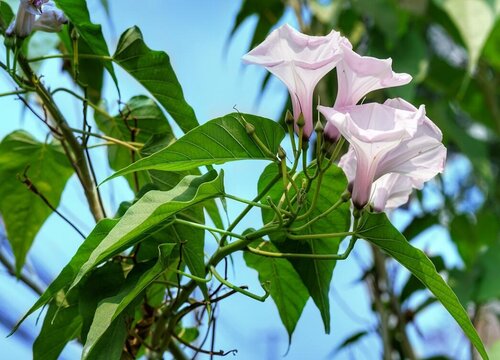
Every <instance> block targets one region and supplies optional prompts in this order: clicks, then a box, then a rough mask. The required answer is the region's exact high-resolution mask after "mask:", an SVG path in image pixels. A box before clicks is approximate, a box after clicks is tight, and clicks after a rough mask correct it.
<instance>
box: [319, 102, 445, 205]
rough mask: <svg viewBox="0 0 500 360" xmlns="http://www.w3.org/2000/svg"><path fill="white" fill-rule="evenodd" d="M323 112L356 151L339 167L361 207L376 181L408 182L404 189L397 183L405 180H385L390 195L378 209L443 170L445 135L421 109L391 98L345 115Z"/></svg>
mask: <svg viewBox="0 0 500 360" xmlns="http://www.w3.org/2000/svg"><path fill="white" fill-rule="evenodd" d="M319 110H320V112H321V113H323V115H325V117H326V118H327V119H328V121H331V122H332V123H333V125H334V126H335V127H336V128H337V129H338V130H339V131H340V133H341V134H342V135H343V136H344V137H345V138H346V140H347V141H348V142H349V143H350V147H351V148H352V149H351V151H350V152H348V154H346V155H344V157H343V158H342V159H341V162H340V166H341V167H342V168H343V169H344V171H345V172H346V174H347V176H348V178H349V181H350V188H351V191H352V200H353V203H354V205H355V206H356V207H357V208H363V207H364V206H365V205H366V204H367V203H368V202H369V201H370V197H371V195H372V188H373V184H374V182H375V181H377V180H378V179H381V178H382V177H383V176H384V175H386V174H391V173H396V174H400V175H404V176H405V177H407V178H408V179H409V182H406V184H407V185H406V186H404V184H396V182H398V181H401V179H402V178H391V179H387V178H386V179H385V180H384V179H381V180H384V181H381V185H382V187H381V188H380V189H379V193H380V194H382V193H381V191H382V192H384V191H385V192H386V194H385V195H384V196H385V200H384V201H377V202H378V203H379V204H380V203H383V202H387V201H388V200H389V199H391V195H392V199H395V196H396V195H395V194H396V193H399V194H401V193H404V192H405V191H404V189H405V188H407V187H408V184H411V186H410V190H407V194H409V192H410V191H411V187H421V186H422V184H423V183H424V182H425V181H428V180H430V179H431V178H433V177H434V176H435V175H436V174H437V173H439V172H442V171H443V167H444V162H445V158H446V148H445V147H444V146H443V144H442V143H441V140H442V134H441V131H440V130H439V129H438V128H437V127H436V126H435V125H434V124H433V123H432V121H431V120H430V119H429V118H427V117H426V116H425V108H424V107H423V106H421V107H420V108H418V109H417V108H415V107H414V106H413V105H411V104H409V103H407V102H405V101H404V100H401V99H392V100H387V101H386V102H385V103H384V104H383V105H382V104H376V103H371V104H364V105H356V106H350V107H345V108H343V109H342V111H338V110H336V109H335V108H327V107H323V106H320V107H319ZM398 179H399V180H398ZM388 180H391V181H388ZM392 181H394V183H393V184H392V185H391V183H392ZM405 181H406V180H405ZM396 185H397V186H396ZM397 202H400V200H398V201H397ZM384 207H385V206H384ZM378 208H379V209H380V208H381V206H380V205H378Z"/></svg>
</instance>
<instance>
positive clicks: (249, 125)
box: [245, 122, 255, 136]
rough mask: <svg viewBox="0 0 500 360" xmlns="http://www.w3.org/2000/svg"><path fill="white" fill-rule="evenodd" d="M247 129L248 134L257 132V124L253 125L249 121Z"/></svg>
mask: <svg viewBox="0 0 500 360" xmlns="http://www.w3.org/2000/svg"><path fill="white" fill-rule="evenodd" d="M245 130H246V132H247V134H248V135H250V136H251V135H253V134H255V126H253V125H252V124H250V123H249V122H247V123H245Z"/></svg>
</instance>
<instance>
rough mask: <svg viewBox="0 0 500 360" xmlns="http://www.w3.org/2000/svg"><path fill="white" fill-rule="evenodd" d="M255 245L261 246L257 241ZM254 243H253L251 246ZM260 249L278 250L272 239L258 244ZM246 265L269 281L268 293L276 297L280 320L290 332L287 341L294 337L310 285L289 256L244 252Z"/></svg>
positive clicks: (261, 278)
mask: <svg viewBox="0 0 500 360" xmlns="http://www.w3.org/2000/svg"><path fill="white" fill-rule="evenodd" d="M255 245H259V243H258V242H256V243H255ZM252 246H253V245H252ZM259 249H260V250H264V251H270V252H277V249H276V248H275V247H274V246H273V244H271V243H270V242H266V243H265V244H264V245H263V246H259ZM243 257H244V259H245V262H246V264H247V266H249V267H251V268H253V269H255V270H257V272H258V273H259V281H260V282H261V283H265V282H269V293H270V294H271V298H272V299H273V301H274V303H275V304H276V307H277V308H278V312H279V314H280V318H281V322H282V323H283V325H284V326H285V328H286V330H287V332H288V342H289V343H290V342H291V340H292V334H293V331H294V330H295V326H296V325H297V322H298V321H299V318H300V315H301V314H302V310H303V309H304V306H305V305H306V302H307V299H309V293H308V291H307V288H306V287H305V286H304V285H303V284H302V281H301V279H300V277H299V275H298V274H297V272H296V271H295V269H294V268H293V266H292V265H291V264H290V262H289V261H287V260H286V259H277V258H272V257H263V256H258V255H255V254H252V253H250V252H245V253H244V254H243Z"/></svg>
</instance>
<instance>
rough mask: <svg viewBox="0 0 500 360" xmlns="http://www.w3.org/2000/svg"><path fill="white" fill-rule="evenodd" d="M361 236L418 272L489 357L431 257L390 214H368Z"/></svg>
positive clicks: (412, 271) (482, 351)
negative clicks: (398, 226) (394, 222)
mask: <svg viewBox="0 0 500 360" xmlns="http://www.w3.org/2000/svg"><path fill="white" fill-rule="evenodd" d="M358 235H359V237H360V238H363V239H365V240H367V241H369V242H370V243H372V244H374V245H375V246H377V247H379V248H380V249H382V250H384V251H385V252H386V253H387V254H389V255H390V256H391V257H392V258H394V259H395V260H396V261H398V262H399V263H400V264H401V265H403V266H404V267H406V268H407V269H408V270H409V271H410V272H411V273H412V274H413V275H415V277H417V278H418V279H419V280H420V281H421V282H422V283H423V284H424V285H425V286H426V287H427V289H429V290H430V291H431V292H432V293H433V294H434V296H435V297H436V298H437V299H438V300H439V301H440V302H441V303H442V304H443V306H444V307H445V308H446V310H448V312H449V313H450V314H451V316H453V318H454V319H455V320H456V321H457V323H458V324H459V325H460V327H461V328H462V330H463V331H464V333H465V334H466V335H467V336H468V338H469V339H470V341H471V342H472V344H473V345H474V347H475V348H476V349H477V350H478V351H479V353H480V354H481V356H482V357H483V358H484V359H488V355H487V354H486V350H485V349H484V346H483V343H482V342H481V339H480V338H479V335H478V334H477V332H476V329H475V328H474V325H472V323H471V321H470V319H469V315H467V312H466V311H465V310H464V308H463V307H462V305H461V304H460V302H459V300H458V298H457V296H456V295H455V293H454V292H453V291H452V290H451V289H450V287H449V286H448V285H447V284H446V282H445V281H444V280H443V278H442V277H441V276H440V275H439V274H438V272H437V271H436V268H435V266H434V264H433V263H432V262H431V261H430V260H429V258H428V257H427V256H426V255H425V254H424V253H423V252H422V251H421V250H419V249H417V248H414V247H413V246H411V245H410V243H409V242H408V241H407V240H406V239H405V238H404V236H403V235H401V233H400V232H399V231H398V230H397V229H396V228H395V227H394V226H393V225H392V224H391V222H390V221H389V219H387V215H385V214H384V213H379V214H370V213H365V214H364V216H363V217H362V218H361V219H360V227H359V230H358Z"/></svg>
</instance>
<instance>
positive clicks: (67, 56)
mask: <svg viewBox="0 0 500 360" xmlns="http://www.w3.org/2000/svg"><path fill="white" fill-rule="evenodd" d="M73 57H74V54H54V55H45V56H38V57H34V58H31V59H27V61H28V62H30V63H31V62H37V61H43V60H48V59H73ZM78 58H80V59H95V60H102V61H113V57H112V56H104V55H96V54H78Z"/></svg>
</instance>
